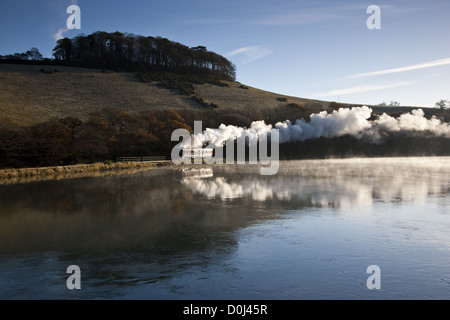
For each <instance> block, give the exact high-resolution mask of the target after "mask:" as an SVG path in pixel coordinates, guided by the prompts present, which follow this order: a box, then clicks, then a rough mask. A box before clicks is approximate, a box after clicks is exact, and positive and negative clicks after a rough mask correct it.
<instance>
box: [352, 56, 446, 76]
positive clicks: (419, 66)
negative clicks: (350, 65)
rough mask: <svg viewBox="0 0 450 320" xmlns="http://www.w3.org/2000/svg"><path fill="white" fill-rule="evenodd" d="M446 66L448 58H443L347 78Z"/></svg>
mask: <svg viewBox="0 0 450 320" xmlns="http://www.w3.org/2000/svg"><path fill="white" fill-rule="evenodd" d="M448 64H450V58H444V59H438V60H433V61H430V62H424V63H419V64H414V65H411V66H407V67H401V68H393V69H386V70H380V71H373V72H366V73H359V74H354V75H351V76H349V77H348V78H361V77H370V76H378V75H383V74H392V73H399V72H407V71H413V70H420V69H426V68H432V67H438V66H444V65H448Z"/></svg>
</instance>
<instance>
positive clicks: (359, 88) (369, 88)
mask: <svg viewBox="0 0 450 320" xmlns="http://www.w3.org/2000/svg"><path fill="white" fill-rule="evenodd" d="M414 83H416V81H402V82H396V83H391V84H387V85H365V86H357V87H350V88H345V89H338V90H332V91H329V92H326V93H321V94H316V95H314V96H315V97H331V96H343V95H347V94H353V93H363V92H370V91H378V90H384V89H391V88H397V87H404V86H409V85H411V84H414Z"/></svg>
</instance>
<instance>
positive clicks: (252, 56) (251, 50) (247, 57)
mask: <svg viewBox="0 0 450 320" xmlns="http://www.w3.org/2000/svg"><path fill="white" fill-rule="evenodd" d="M271 53H272V50H270V49H267V48H266V47H264V46H250V47H243V48H239V49H236V50H233V51H230V52H228V53H227V54H225V57H226V58H227V59H231V58H233V57H236V59H237V60H238V61H239V62H240V63H241V64H242V65H245V64H247V63H250V62H253V61H255V60H258V59H261V58H264V57H265V56H268V55H269V54H271Z"/></svg>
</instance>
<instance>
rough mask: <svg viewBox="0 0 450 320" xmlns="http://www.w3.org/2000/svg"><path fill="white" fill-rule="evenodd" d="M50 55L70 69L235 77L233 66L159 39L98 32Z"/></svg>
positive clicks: (211, 54) (213, 55) (220, 58)
mask: <svg viewBox="0 0 450 320" xmlns="http://www.w3.org/2000/svg"><path fill="white" fill-rule="evenodd" d="M53 52H54V54H53V55H54V57H55V60H56V61H57V62H59V63H61V64H65V65H71V66H81V67H95V68H108V69H119V70H133V71H141V72H142V71H148V72H155V71H170V72H174V73H189V74H208V75H215V76H216V77H218V78H220V79H223V80H231V81H232V80H234V79H235V77H236V70H235V66H234V65H233V64H232V63H231V62H230V61H228V60H227V59H226V58H225V57H223V56H221V55H219V54H216V53H214V52H211V51H208V50H207V49H206V47H204V46H198V47H192V48H190V47H188V46H185V45H183V44H180V43H177V42H173V41H170V40H168V39H166V38H162V37H151V36H149V37H145V36H140V35H134V34H125V33H121V32H114V33H107V32H101V31H98V32H94V33H92V34H91V35H88V36H86V35H79V36H77V37H75V38H73V39H68V38H64V39H60V40H58V41H57V45H56V47H55V48H54V49H53Z"/></svg>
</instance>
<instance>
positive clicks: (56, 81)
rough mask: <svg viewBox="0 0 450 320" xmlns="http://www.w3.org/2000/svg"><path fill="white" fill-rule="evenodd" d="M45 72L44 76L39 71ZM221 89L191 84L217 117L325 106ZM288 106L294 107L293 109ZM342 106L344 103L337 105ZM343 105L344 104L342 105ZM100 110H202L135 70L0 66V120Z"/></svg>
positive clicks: (228, 85) (235, 86) (232, 85)
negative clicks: (148, 81) (226, 114)
mask: <svg viewBox="0 0 450 320" xmlns="http://www.w3.org/2000/svg"><path fill="white" fill-rule="evenodd" d="M43 71H45V72H43ZM222 82H223V83H224V84H225V86H219V85H214V84H193V86H194V88H195V93H196V94H197V96H198V97H200V98H201V99H203V100H204V101H206V102H208V103H213V104H215V105H217V108H216V111H217V112H220V113H229V114H242V115H245V116H247V117H250V118H251V119H250V120H255V119H258V118H266V120H270V119H267V118H268V117H269V118H270V117H273V113H276V114H277V117H279V118H280V119H282V120H286V119H288V118H284V117H289V116H293V114H292V113H295V114H298V115H299V116H303V114H307V115H308V113H313V112H318V111H320V110H326V109H327V108H328V106H329V105H330V102H326V101H319V100H309V99H303V98H297V97H288V96H283V95H279V94H276V93H272V92H267V91H263V90H259V89H256V88H252V87H248V86H244V85H242V84H240V83H238V82H230V81H222ZM288 104H297V105H298V106H297V108H298V110H295V107H296V106H295V105H291V107H292V106H294V109H292V108H289V107H288ZM343 106H344V105H343ZM345 106H349V105H345ZM105 107H113V108H117V109H119V110H123V111H127V112H131V113H137V112H140V111H147V110H159V109H166V108H171V109H175V110H194V111H197V112H200V113H201V112H203V111H208V109H207V108H205V107H204V106H203V105H202V104H201V103H199V102H198V101H197V100H195V99H192V98H191V97H190V96H189V95H186V94H182V93H180V92H177V91H176V90H170V89H167V88H165V87H163V86H160V85H158V83H157V82H156V81H155V82H150V83H145V82H143V81H141V80H140V79H139V77H138V76H137V73H135V72H114V71H105V70H97V69H85V68H76V67H65V66H42V65H21V64H13V65H12V64H0V119H1V118H3V119H8V120H10V121H11V122H13V123H14V124H17V125H20V126H28V125H33V124H36V123H40V122H44V121H47V120H50V119H53V118H56V119H59V118H63V117H66V116H73V117H77V118H79V119H81V120H83V121H84V120H87V119H88V117H89V114H90V113H92V112H96V111H100V110H102V109H103V108H105Z"/></svg>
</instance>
